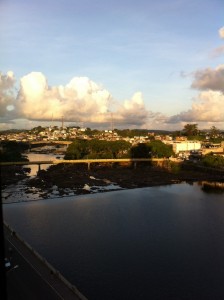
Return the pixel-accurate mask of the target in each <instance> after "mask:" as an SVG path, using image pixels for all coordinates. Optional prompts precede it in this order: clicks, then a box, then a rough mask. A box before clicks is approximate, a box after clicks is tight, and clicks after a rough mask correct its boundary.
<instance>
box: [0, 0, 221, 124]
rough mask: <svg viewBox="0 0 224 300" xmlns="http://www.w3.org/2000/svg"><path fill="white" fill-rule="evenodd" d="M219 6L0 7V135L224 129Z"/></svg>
mask: <svg viewBox="0 0 224 300" xmlns="http://www.w3.org/2000/svg"><path fill="white" fill-rule="evenodd" d="M223 12H224V1H223V0H212V1H211V0H157V1H155V0H138V1H136V0H113V1H109V0H108V1H106V0H79V1H78V0H57V1H55V0H38V1H30V0H0V43H1V47H0V129H11V128H25V129H29V128H32V127H34V126H37V125H43V126H45V125H48V124H53V125H59V124H61V120H62V116H63V119H64V121H65V123H66V124H67V125H72V124H73V125H78V126H80V125H82V126H88V127H91V128H92V129H93V128H105V127H110V126H111V123H112V120H113V126H114V127H115V128H147V129H167V130H175V129H182V128H183V126H184V124H186V123H197V124H198V127H199V128H200V129H203V128H210V127H211V126H213V125H214V126H216V127H217V128H219V129H224V18H223Z"/></svg>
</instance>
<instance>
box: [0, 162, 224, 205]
mask: <svg viewBox="0 0 224 300" xmlns="http://www.w3.org/2000/svg"><path fill="white" fill-rule="evenodd" d="M2 171H3V172H4V173H3V172H2V175H3V176H2V187H3V190H4V188H5V187H7V186H9V185H10V184H13V185H15V184H16V182H19V185H18V190H20V192H21V191H22V192H23V194H20V196H19V195H18V193H17V195H16V197H17V198H21V199H22V200H15V201H31V200H38V199H47V198H52V197H61V196H74V195H83V194H91V193H99V192H107V191H112V190H119V189H133V188H142V187H151V186H158V185H169V184H174V183H181V182H189V183H193V182H196V181H197V182H200V181H201V182H204V181H207V182H211V183H212V182H224V176H223V174H221V173H219V172H206V171H205V170H196V169H194V168H193V167H189V166H188V167H183V166H182V167H181V166H180V165H177V164H176V165H175V164H173V165H172V167H170V166H167V165H165V166H156V165H150V164H146V163H139V164H138V165H137V167H136V168H135V167H134V166H133V165H130V164H126V165H125V164H122V165H121V164H111V165H109V164H107V165H105V164H95V165H92V166H91V170H88V169H87V165H86V164H75V165H74V164H59V165H52V166H50V167H49V168H48V169H47V170H40V171H39V172H38V174H37V176H35V177H31V178H30V177H28V176H27V175H26V173H25V172H24V170H20V171H19V169H16V174H17V175H16V176H15V175H14V176H13V170H12V169H10V168H7V169H6V168H5V169H4V170H2ZM26 171H27V170H26ZM14 172H15V170H14ZM21 179H23V180H22V184H21ZM24 195H26V197H25V196H24ZM9 196H10V193H6V196H5V197H3V202H4V203H7V202H12V201H13V193H12V194H11V196H10V197H9ZM16 197H14V198H16ZM8 198H11V200H9V199H8ZM25 198H27V199H25ZM7 199H8V201H7Z"/></svg>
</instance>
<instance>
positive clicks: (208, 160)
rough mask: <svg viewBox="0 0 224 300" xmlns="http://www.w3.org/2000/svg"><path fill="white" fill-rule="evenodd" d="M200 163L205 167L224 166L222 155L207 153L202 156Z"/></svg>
mask: <svg viewBox="0 0 224 300" xmlns="http://www.w3.org/2000/svg"><path fill="white" fill-rule="evenodd" d="M202 164H203V165H205V166H206V167H214V168H224V157H222V156H221V155H214V154H213V153H209V154H207V155H205V156H204V157H203V159H202Z"/></svg>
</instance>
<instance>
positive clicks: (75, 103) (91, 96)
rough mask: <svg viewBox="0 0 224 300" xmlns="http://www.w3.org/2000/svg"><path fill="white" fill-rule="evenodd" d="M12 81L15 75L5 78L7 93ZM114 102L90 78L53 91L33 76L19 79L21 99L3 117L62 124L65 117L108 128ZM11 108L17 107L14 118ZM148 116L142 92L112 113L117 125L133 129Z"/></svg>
mask: <svg viewBox="0 0 224 300" xmlns="http://www.w3.org/2000/svg"><path fill="white" fill-rule="evenodd" d="M9 78H11V79H12V78H13V76H12V74H11V75H10V76H9V75H7V76H6V75H5V77H4V76H3V79H4V85H5V86H6V88H5V90H7V88H9V87H10V86H9V84H6V83H7V82H8V81H7V80H9ZM6 79H7V80H6ZM11 79H10V80H11ZM112 102H113V99H112V96H111V94H110V93H109V91H107V90H106V89H104V88H103V87H102V86H100V85H98V84H97V83H95V82H93V81H91V80H90V79H89V78H87V77H74V78H73V79H72V80H71V81H70V82H69V83H68V84H67V85H65V86H63V85H59V86H53V87H50V86H49V85H48V82H47V79H46V77H45V76H44V75H43V74H42V73H40V72H32V73H29V74H28V75H26V76H23V77H22V78H21V79H20V89H19V92H18V95H15V97H14V99H13V101H12V102H7V106H6V105H5V110H4V112H3V113H2V117H4V121H5V119H6V115H7V118H8V119H11V120H12V119H16V118H23V119H28V120H39V121H51V120H52V117H53V119H54V120H55V121H56V120H58V121H59V120H61V118H62V116H63V117H64V120H65V121H67V122H85V124H91V123H92V124H99V125H100V124H103V123H107V124H108V122H110V120H111V113H112V111H111V110H110V105H111V103H112ZM12 104H13V105H14V106H15V109H14V111H13V114H12V108H13V107H12ZM6 107H8V111H7V114H6ZM148 114H149V113H148V111H147V110H146V108H145V105H144V101H143V98H142V94H141V93H140V92H138V93H135V94H134V95H133V97H132V98H131V99H130V100H126V101H124V103H123V104H122V105H120V106H119V107H118V108H117V107H116V108H115V109H114V110H113V116H114V121H115V122H119V123H122V124H132V125H133V126H141V125H143V124H145V123H146V121H147V118H148ZM90 126H91V125H90Z"/></svg>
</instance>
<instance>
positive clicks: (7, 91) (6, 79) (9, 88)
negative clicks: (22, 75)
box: [0, 71, 15, 117]
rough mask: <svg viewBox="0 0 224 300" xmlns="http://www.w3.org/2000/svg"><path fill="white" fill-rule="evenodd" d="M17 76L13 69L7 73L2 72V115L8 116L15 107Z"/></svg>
mask: <svg viewBox="0 0 224 300" xmlns="http://www.w3.org/2000/svg"><path fill="white" fill-rule="evenodd" d="M14 84H15V78H14V74H13V72H12V71H9V72H7V74H6V75H4V74H1V73H0V117H6V115H8V114H9V112H10V111H12V110H13V108H14V100H15V96H14Z"/></svg>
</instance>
